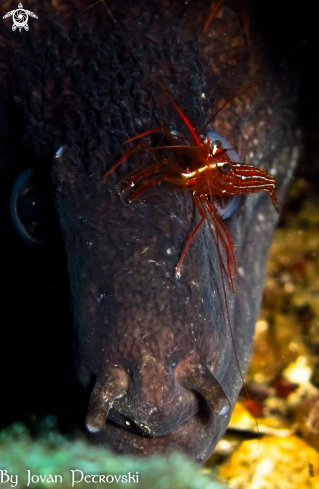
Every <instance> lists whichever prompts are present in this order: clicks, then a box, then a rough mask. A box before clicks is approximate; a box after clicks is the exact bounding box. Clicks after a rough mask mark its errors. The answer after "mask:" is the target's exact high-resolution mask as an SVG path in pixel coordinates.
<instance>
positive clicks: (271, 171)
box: [269, 168, 277, 177]
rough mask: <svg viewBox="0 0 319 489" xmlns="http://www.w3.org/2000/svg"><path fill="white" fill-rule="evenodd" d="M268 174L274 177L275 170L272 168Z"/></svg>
mask: <svg viewBox="0 0 319 489" xmlns="http://www.w3.org/2000/svg"><path fill="white" fill-rule="evenodd" d="M269 173H270V175H273V176H274V177H275V176H276V175H277V169H276V168H272V169H271V170H270V172H269Z"/></svg>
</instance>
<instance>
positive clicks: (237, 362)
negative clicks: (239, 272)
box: [200, 180, 260, 436]
mask: <svg viewBox="0 0 319 489" xmlns="http://www.w3.org/2000/svg"><path fill="white" fill-rule="evenodd" d="M207 184H208V186H209V187H210V182H209V180H208V181H207ZM210 198H211V201H212V202H213V200H212V193H211V190H210ZM200 199H201V202H202V205H203V204H205V202H203V197H202V196H200ZM205 205H206V204H205ZM212 210H213V206H212ZM215 229H216V228H215ZM216 248H217V254H218V262H219V270H220V275H221V279H222V285H223V295H224V302H225V309H226V317H225V315H224V317H225V319H226V322H227V323H228V329H229V332H230V337H231V342H232V345H233V351H234V356H235V360H236V364H237V369H238V372H239V375H240V378H241V382H242V386H243V388H244V391H245V394H246V397H247V399H248V400H250V395H249V393H248V389H247V386H246V383H245V380H244V377H243V374H242V371H241V368H240V364H239V358H238V355H237V350H236V343H235V337H234V332H233V328H232V325H231V320H230V314H229V307H228V302H227V295H226V286H225V277H224V270H223V265H222V255H221V251H220V246H219V237H218V232H217V230H216ZM255 422H256V428H257V432H258V436H260V432H259V426H258V422H257V419H256V418H255Z"/></svg>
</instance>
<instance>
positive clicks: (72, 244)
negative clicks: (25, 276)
mask: <svg viewBox="0 0 319 489" xmlns="http://www.w3.org/2000/svg"><path fill="white" fill-rule="evenodd" d="M16 3H17V2H13V1H11V0H10V1H8V2H2V12H3V14H2V15H4V14H5V13H6V12H8V11H10V10H14V9H16V8H17V5H16ZM92 3H93V2H92ZM91 5H92V4H91V3H90V2H89V1H84V0H83V1H82V0H52V1H48V0H43V1H41V2H40V1H35V0H30V1H29V2H28V4H27V5H25V6H24V8H26V9H28V10H30V11H32V12H34V13H35V14H36V15H37V16H38V20H36V19H32V18H29V28H30V29H29V31H28V32H26V31H24V30H22V31H21V32H19V31H18V30H16V31H15V32H13V31H12V29H11V27H12V18H11V19H10V18H8V19H3V20H1V22H0V46H1V55H0V56H1V61H0V63H1V79H0V82H1V84H0V94H1V119H2V120H3V121H6V123H5V124H3V127H2V130H1V136H0V148H1V156H2V188H3V195H2V198H3V199H7V197H8V196H7V193H8V192H7V190H6V189H7V186H8V184H12V183H13V181H14V179H15V178H16V177H17V176H18V173H19V171H20V170H22V169H23V168H24V167H27V166H30V165H31V166H33V167H34V168H36V169H37V170H38V171H39V172H40V173H41V174H46V175H51V177H52V182H53V184H54V186H55V191H54V206H55V211H56V216H57V220H58V222H59V227H60V230H61V235H62V242H63V247H64V253H65V257H66V264H67V271H68V277H69V284H70V296H71V304H72V314H73V322H74V329H75V340H74V344H75V346H74V348H75V351H76V358H77V360H76V368H77V372H78V375H79V377H80V379H81V382H82V383H83V384H84V386H85V388H86V391H87V392H89V393H90V400H89V401H88V399H87V401H86V402H87V403H88V405H86V410H87V413H88V414H87V424H88V425H89V427H90V429H91V432H92V437H93V438H94V440H95V441H96V442H97V443H98V444H102V445H104V446H106V447H110V448H112V449H113V450H115V451H116V452H119V453H132V454H136V455H149V454H154V453H157V454H167V453H169V452H171V451H181V452H184V453H186V454H188V455H189V456H191V457H192V458H194V459H195V460H197V461H204V460H205V459H207V458H208V456H209V455H210V454H211V452H212V450H213V448H214V446H215V445H216V443H217V441H218V439H219V438H220V437H221V435H222V434H223V433H224V431H225V429H226V428H227V424H228V422H229V418H230V412H228V414H223V411H222V408H223V406H225V405H227V403H228V402H229V404H230V406H231V408H233V407H234V404H235V402H236V398H237V396H238V392H239V390H240V388H241V386H242V382H241V378H240V375H239V371H238V367H237V364H236V361H235V355H234V350H233V345H232V342H231V338H230V330H229V326H228V324H227V322H226V320H225V303H224V298H223V286H222V282H221V277H220V269H219V262H218V256H217V251H216V244H215V242H214V240H213V238H212V234H211V232H210V230H209V228H208V226H206V225H204V226H203V227H202V229H201V231H200V232H199V234H198V235H197V237H196V239H195V240H194V242H193V243H192V245H191V247H190V250H189V252H188V254H187V256H186V258H185V261H184V264H183V267H182V274H181V278H180V279H179V280H176V279H175V278H174V269H175V266H176V264H177V262H178V259H179V257H180V254H181V252H182V250H183V245H184V243H185V241H186V239H187V237H188V235H189V233H190V232H191V230H192V229H193V228H194V226H195V223H196V222H198V215H197V214H196V212H195V209H194V205H193V200H192V196H191V194H190V193H189V192H187V191H183V190H181V189H173V188H168V189H166V191H165V192H164V191H160V189H158V190H157V191H154V192H153V193H152V195H150V196H148V197H147V198H145V199H141V200H139V201H137V202H134V203H133V204H129V203H128V202H127V201H125V200H123V199H122V198H121V196H120V195H119V193H118V192H117V191H116V184H117V183H118V182H119V180H120V179H121V178H123V177H124V176H125V175H127V173H128V172H129V171H131V170H132V168H133V167H135V168H136V166H137V165H138V164H139V162H140V161H141V160H142V158H143V157H145V154H144V155H143V153H141V154H139V157H137V156H136V157H135V158H132V159H130V160H129V162H127V163H125V164H123V166H122V167H121V168H120V169H119V170H117V171H116V172H114V174H112V175H111V176H110V178H109V179H108V180H107V181H103V180H102V178H101V177H102V175H103V174H104V173H105V171H106V170H107V169H108V168H110V167H111V165H113V164H114V163H115V162H116V161H117V160H118V159H119V158H120V157H121V155H122V154H123V151H124V146H123V142H124V141H125V139H127V138H128V137H131V136H134V135H136V134H138V133H140V132H143V131H145V130H147V129H149V128H151V127H155V126H157V125H159V124H164V125H167V126H169V127H170V128H171V129H175V130H178V131H180V132H182V133H183V134H185V135H187V136H188V134H187V132H186V130H185V128H184V126H183V124H182V121H181V120H180V118H179V116H178V115H177V114H176V112H175V111H174V108H173V107H172V102H171V100H170V98H169V97H168V95H167V93H166V92H165V90H167V91H168V92H170V94H171V95H172V97H173V98H174V99H175V100H176V101H177V102H178V103H179V104H180V106H181V107H182V108H183V110H184V111H185V113H186V114H187V116H188V118H189V120H190V121H191V122H192V124H193V125H194V127H196V128H197V130H199V128H200V127H201V126H203V124H204V123H205V121H206V120H207V119H208V116H209V115H211V114H213V113H214V111H215V110H216V109H217V107H218V106H220V105H221V103H222V102H224V101H225V100H227V99H229V98H230V97H232V96H233V95H234V94H236V92H239V91H240V90H242V89H243V88H245V87H248V86H249V85H253V84H255V83H260V82H265V81H271V83H261V84H259V85H257V86H256V87H255V88H253V89H251V90H249V91H247V92H246V93H245V94H243V95H242V96H240V97H238V98H236V99H234V100H233V101H232V102H231V103H230V104H229V105H228V106H227V107H226V108H225V109H224V110H223V111H222V112H221V113H220V114H219V115H218V118H217V120H216V123H215V126H214V127H215V129H214V130H215V131H216V132H218V133H219V134H220V135H221V136H223V137H225V138H226V139H227V140H228V141H230V143H231V144H232V146H233V147H234V148H236V149H237V150H239V151H241V154H242V155H245V158H246V162H247V163H248V164H253V165H256V166H258V167H260V168H261V167H262V166H264V165H266V166H267V169H268V171H269V172H273V173H274V174H275V175H276V178H277V181H278V190H277V195H278V198H279V202H280V203H281V202H282V197H283V194H284V191H285V189H286V187H287V184H288V182H289V180H290V179H291V176H292V171H293V168H294V166H295V163H296V158H297V153H298V137H297V136H296V129H295V122H294V121H295V116H294V112H293V110H294V102H295V95H294V94H295V92H294V89H293V86H292V85H293V82H292V80H291V79H290V80H288V78H291V76H290V74H289V73H290V72H289V70H288V68H287V66H286V64H285V63H283V64H282V63H280V61H279V60H278V56H277V55H278V53H277V51H278V50H280V47H278V46H276V45H275V42H274V45H273V47H272V48H270V47H269V45H268V44H267V42H268V41H267V38H266V37H265V38H264V37H263V30H262V29H260V28H259V27H258V12H257V14H256V19H257V20H255V17H254V15H255V12H254V5H252V8H251V10H250V12H251V13H250V37H251V39H250V42H249V43H247V42H246V40H245V37H244V34H243V26H242V17H241V15H240V11H237V7H238V5H239V4H238V3H237V2H234V3H231V2H229V3H228V2H225V4H224V5H223V7H222V8H221V10H220V12H219V14H218V17H217V19H215V20H214V21H213V22H212V24H211V25H210V27H209V28H208V30H207V32H205V34H202V29H203V25H204V23H205V18H206V16H207V15H208V12H209V10H210V2H207V1H206V0H205V1H204V0H197V1H196V2H195V1H190V2H184V1H177V0H176V1H166V0H154V1H152V2H150V1H149V0H127V1H122V2H121V1H115V0H106V4H103V3H99V4H97V5H95V6H93V7H92V8H90V9H88V8H89V7H90V6H91ZM87 9H88V10H87ZM110 13H111V14H112V15H110ZM163 87H165V89H164V88H163ZM156 137H158V138H160V134H158V136H154V138H155V139H156ZM19 145H21V148H22V149H19ZM61 147H62V148H63V150H61V152H60V153H59V154H60V156H59V157H54V154H55V153H56V151H57V150H58V149H59V148H61ZM17 157H18V159H19V161H18V163H15V159H16V158H17ZM30 162H31V163H30ZM8 182H9V183H8ZM276 220H277V215H276V212H275V210H274V208H273V206H272V203H271V200H270V198H269V196H268V195H266V194H265V192H262V193H260V194H254V195H249V196H245V197H243V198H241V201H240V205H239V208H238V209H237V211H236V212H235V213H234V214H233V215H232V217H231V218H229V219H228V220H227V221H225V225H226V226H227V229H228V231H229V234H230V237H231V240H232V243H233V244H234V250H235V254H236V259H237V265H238V274H237V276H236V278H235V289H236V293H235V294H234V295H233V294H231V291H230V289H229V284H228V281H227V280H226V288H227V297H228V307H229V311H230V317H231V323H232V328H233V332H234V339H235V344H236V351H237V355H238V358H239V362H240V368H241V371H242V372H243V373H244V372H245V369H246V366H247V362H248V359H249V353H250V349H251V344H252V339H253V334H254V325H255V320H256V316H257V313H258V310H259V305H260V299H261V292H262V283H263V273H264V265H265V261H266V255H267V250H268V248H269V245H270V239H271V235H272V232H273V228H274V225H275V223H276ZM52 226H53V225H52ZM7 251H8V250H7ZM51 252H52V254H51V257H53V258H52V260H53V262H54V259H55V258H54V257H55V253H58V252H59V251H58V246H57V248H56V249H55V248H53V247H51ZM19 253H20V252H19ZM21 253H22V252H21ZM30 256H31V255H30ZM32 256H33V255H32ZM16 259H17V260H19V256H16ZM8 280H9V279H8ZM10 283H11V282H10ZM11 294H12V291H11ZM25 294H28V291H26V292H25ZM21 295H23V294H21ZM41 297H42V299H43V300H45V299H44V298H43V296H41ZM3 304H5V296H4V298H3ZM15 304H16V308H17V309H18V308H19V293H18V294H17V300H16V302H15ZM42 306H43V307H47V305H46V304H44V305H43V304H42ZM40 307H41V306H40ZM13 309H14V307H13ZM12 314H13V315H14V314H17V313H16V312H14V311H12ZM51 314H52V317H53V318H54V321H56V322H58V321H57V317H58V316H57V313H56V311H54V310H53V309H52V311H48V310H47V311H46V316H51ZM16 317H17V316H16ZM21 317H22V316H21ZM21 321H22V320H21ZM54 321H53V320H52V321H51V323H52V322H54ZM51 323H50V317H48V318H47V320H45V321H43V323H42V326H43V327H42V330H41V337H40V339H39V338H38V340H37V341H38V343H37V345H38V346H37V350H38V352H40V353H39V354H41V355H40V357H41V361H43V360H44V357H45V356H46V353H45V352H46V348H48V351H49V349H50V346H49V344H50V343H51V336H50V335H52V338H53V337H54V328H55V327H53V329H51V333H49V330H50V328H52V324H51ZM56 327H57V328H58V324H56ZM8 329H10V327H8ZM24 329H27V331H28V333H24V335H25V336H24V337H25V338H26V337H27V336H28V334H30V335H31V336H32V321H31V322H28V319H27V318H26V320H25V325H24ZM8 335H9V336H7V340H6V341H13V342H15V341H18V340H16V339H15V338H14V337H13V333H12V335H11V336H10V334H9V333H8ZM8 338H10V340H8ZM52 341H53V343H54V341H56V340H54V339H52ZM8 344H9V343H8ZM60 348H61V351H64V346H63V344H60V343H59V342H57V341H56V343H54V356H53V357H52V358H54V360H53V363H54V364H55V365H56V368H57V370H58V369H59V367H58V364H59V362H60V350H59V349H60ZM9 350H10V348H9ZM22 350H23V348H22V347H21V346H20V350H19V352H20V353H19V354H21V355H22V357H21V359H20V367H19V369H20V383H18V384H15V386H16V387H15V388H16V391H17V393H18V394H19V395H18V394H17V393H15V394H14V393H13V390H12V389H11V391H10V392H9V394H8V396H9V397H10V396H11V397H12V396H13V397H12V399H15V400H16V402H17V403H19V404H20V403H28V402H29V403H30V399H29V400H28V398H27V397H25V396H26V388H25V386H24V385H22V384H23V383H27V382H30V383H29V384H28V385H29V390H31V391H32V390H33V393H34V396H36V393H35V390H36V389H37V388H38V389H39V388H40V389H42V391H43V395H44V396H48V392H47V391H50V389H53V387H50V384H47V382H42V381H44V380H45V378H46V377H45V374H43V373H42V370H43V368H44V367H43V366H42V365H41V361H40V360H39V363H38V365H37V372H38V373H37V375H39V376H40V377H39V378H41V379H42V380H41V382H38V383H37V382H36V380H35V379H33V378H30V379H29V380H27V378H25V377H23V375H24V374H23V370H24V369H25V368H27V364H28V361H26V358H27V357H28V356H27V354H26V352H25V351H24V353H23V354H22V353H21V352H22ZM10 351H11V354H10V355H7V357H6V358H7V360H8V358H9V357H10V361H9V360H8V362H9V363H8V364H7V368H8V370H7V372H8V373H7V376H9V375H10V374H9V371H10V368H11V367H12V365H13V361H12V359H11V357H14V356H16V362H18V361H19V359H18V357H19V355H18V354H17V353H16V350H15V349H14V348H11V350H10ZM23 355H24V356H23ZM48 355H49V353H48ZM61 356H62V353H61ZM30 357H32V354H30ZM23 359H24V360H23ZM29 360H30V362H32V361H34V360H32V358H29ZM35 363H37V361H35ZM52 369H53V370H54V367H52V365H51V370H52ZM35 370H36V369H35V368H34V369H33V372H35ZM41 376H42V377H41ZM60 377H63V375H61V372H60ZM15 379H16V381H17V378H16V377H15ZM21 379H23V381H21ZM7 384H8V382H7V383H5V386H6V385H7ZM40 385H41V387H40ZM64 389H65V390H64V391H63V393H62V394H61V393H60V398H59V400H58V401H57V400H56V401H55V402H56V403H61V404H63V396H64V395H65V396H66V397H67V392H66V391H67V388H64ZM91 391H92V392H91ZM51 395H52V398H54V397H55V394H54V391H53V390H52V392H51ZM14 396H16V397H14ZM29 396H31V397H32V395H31V394H30V392H29ZM4 397H6V396H5V395H4ZM18 399H19V401H18ZM31 405H32V403H31ZM15 409H16V410H17V406H15ZM40 411H41V410H40ZM230 411H231V410H230ZM220 412H221V413H220ZM218 413H220V414H218ZM17 416H18V415H17ZM18 417H19V416H18ZM83 421H84V420H83V419H82V422H83ZM3 423H4V424H5V422H4V421H3Z"/></svg>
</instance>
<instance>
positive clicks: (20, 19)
mask: <svg viewBox="0 0 319 489" xmlns="http://www.w3.org/2000/svg"><path fill="white" fill-rule="evenodd" d="M11 15H12V20H13V25H12V30H13V31H15V30H16V29H17V28H18V29H19V31H20V32H21V29H23V28H24V29H25V30H26V31H28V30H29V26H28V19H29V15H30V17H34V18H35V19H37V18H38V17H37V16H36V15H35V14H34V13H33V12H30V10H25V9H24V8H23V5H22V3H19V5H18V8H17V10H11V12H8V13H7V14H6V15H4V16H3V19H6V18H7V17H11Z"/></svg>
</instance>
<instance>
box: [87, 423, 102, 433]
mask: <svg viewBox="0 0 319 489" xmlns="http://www.w3.org/2000/svg"><path fill="white" fill-rule="evenodd" d="M86 427H87V429H88V430H89V431H90V433H97V432H98V431H100V429H99V428H96V427H95V426H91V425H90V424H87V425H86Z"/></svg>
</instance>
